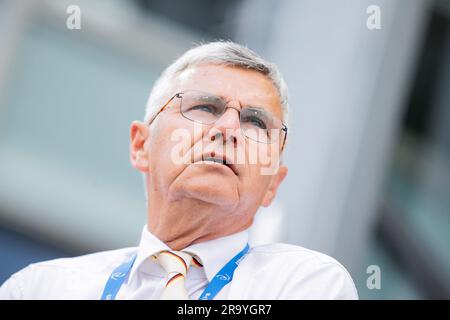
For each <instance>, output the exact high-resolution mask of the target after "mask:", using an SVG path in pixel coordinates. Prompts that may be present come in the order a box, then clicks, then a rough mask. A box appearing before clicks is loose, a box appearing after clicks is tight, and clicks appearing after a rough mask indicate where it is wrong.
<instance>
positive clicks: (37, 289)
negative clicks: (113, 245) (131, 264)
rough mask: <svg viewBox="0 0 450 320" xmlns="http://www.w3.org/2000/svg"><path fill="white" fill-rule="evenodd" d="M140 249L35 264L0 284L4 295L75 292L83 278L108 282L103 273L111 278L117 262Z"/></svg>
mask: <svg viewBox="0 0 450 320" xmlns="http://www.w3.org/2000/svg"><path fill="white" fill-rule="evenodd" d="M136 250H137V249H136V248H124V249H118V250H109V251H102V252H96V253H91V254H86V255H82V256H77V257H71V258H58V259H53V260H47V261H42V262H37V263H32V264H30V265H28V266H27V267H25V268H23V269H21V270H19V271H18V272H16V273H14V274H13V275H12V276H11V277H10V278H9V279H8V280H6V282H5V283H4V284H3V285H2V286H1V287H0V298H3V299H35V298H36V299H39V298H40V297H49V298H51V296H52V295H51V292H68V291H71V289H73V288H75V287H76V286H79V284H80V283H81V281H83V283H84V284H86V283H87V284H89V285H90V284H91V283H92V284H93V285H95V282H96V281H99V280H100V281H104V278H105V277H103V274H105V275H106V277H107V276H108V275H109V273H108V272H111V271H112V270H113V269H114V267H116V266H117V263H120V262H121V261H123V260H124V259H126V258H128V257H130V256H131V255H133V254H134V253H135V252H136ZM72 291H76V290H72ZM61 297H62V296H61Z"/></svg>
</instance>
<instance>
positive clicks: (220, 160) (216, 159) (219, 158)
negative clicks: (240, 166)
mask: <svg viewBox="0 0 450 320" xmlns="http://www.w3.org/2000/svg"><path fill="white" fill-rule="evenodd" d="M198 161H203V162H213V163H217V164H219V165H223V166H226V167H228V168H229V169H231V171H233V173H234V174H235V175H236V176H237V175H238V172H237V170H236V166H235V165H234V164H233V163H232V161H231V160H230V159H229V158H227V157H226V156H224V155H220V154H215V153H214V151H213V152H211V154H209V155H202V158H201V159H199V160H198ZM198 161H197V162H198Z"/></svg>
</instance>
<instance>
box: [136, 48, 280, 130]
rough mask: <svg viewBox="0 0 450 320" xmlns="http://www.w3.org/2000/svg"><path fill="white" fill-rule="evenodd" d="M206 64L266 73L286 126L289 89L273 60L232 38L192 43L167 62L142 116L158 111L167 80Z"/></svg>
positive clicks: (149, 116)
mask: <svg viewBox="0 0 450 320" xmlns="http://www.w3.org/2000/svg"><path fill="white" fill-rule="evenodd" d="M205 64H217V65H225V66H232V67H239V68H243V69H250V70H255V71H258V72H260V73H262V74H263V75H265V76H266V77H267V78H268V79H269V80H271V81H272V83H273V85H274V87H275V88H276V89H277V91H278V94H279V97H280V102H281V112H282V121H283V123H284V124H285V125H286V126H287V124H288V115H289V103H288V89H287V86H286V83H285V82H284V80H283V77H282V76H281V73H280V71H279V70H278V68H277V67H276V66H275V64H273V63H270V62H268V61H266V60H264V59H263V58H261V57H260V56H259V55H257V54H256V53H255V52H253V51H252V50H250V49H249V48H247V47H245V46H242V45H239V44H237V43H234V42H231V41H216V42H210V43H206V44H201V45H198V46H195V47H193V48H191V49H190V50H188V51H186V52H185V53H184V54H183V55H182V56H181V57H179V58H178V59H177V60H175V61H174V62H173V63H172V64H171V65H170V66H168V67H167V68H166V69H165V70H164V71H163V72H162V74H161V76H160V77H159V78H158V80H157V81H156V82H155V85H154V86H153V88H152V90H151V93H150V96H149V98H148V101H147V107H146V110H145V120H146V121H149V120H151V119H153V118H154V117H155V116H156V114H157V113H158V111H159V109H160V108H161V105H160V103H161V101H160V100H161V98H162V97H163V95H164V94H167V92H166V89H167V87H168V85H169V83H170V81H172V80H173V79H174V78H175V77H176V76H177V75H178V74H179V73H181V72H183V71H184V70H186V69H189V68H191V67H195V66H200V65H205Z"/></svg>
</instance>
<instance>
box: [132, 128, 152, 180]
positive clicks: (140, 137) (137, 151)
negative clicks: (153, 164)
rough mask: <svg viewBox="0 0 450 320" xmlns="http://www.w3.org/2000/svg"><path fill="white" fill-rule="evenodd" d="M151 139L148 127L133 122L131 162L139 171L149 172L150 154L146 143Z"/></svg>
mask: <svg viewBox="0 0 450 320" xmlns="http://www.w3.org/2000/svg"><path fill="white" fill-rule="evenodd" d="M148 138H149V130H148V126H147V125H145V124H144V123H143V122H141V121H133V122H132V123H131V126H130V162H131V165H132V166H133V167H134V168H136V169H137V170H139V171H141V172H143V173H147V172H148V152H147V150H146V149H147V147H146V141H147V140H148Z"/></svg>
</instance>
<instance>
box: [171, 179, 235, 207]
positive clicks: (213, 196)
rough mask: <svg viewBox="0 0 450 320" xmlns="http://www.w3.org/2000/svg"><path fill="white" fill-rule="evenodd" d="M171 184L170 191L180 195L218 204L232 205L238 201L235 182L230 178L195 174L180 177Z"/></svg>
mask: <svg viewBox="0 0 450 320" xmlns="http://www.w3.org/2000/svg"><path fill="white" fill-rule="evenodd" d="M177 180H178V181H177V182H176V183H174V184H173V185H172V188H171V189H172V191H174V192H176V194H178V196H179V197H180V196H181V197H188V198H193V199H198V200H201V201H204V202H208V203H213V204H216V205H220V206H232V205H236V204H237V203H238V202H239V193H238V191H237V183H236V182H235V181H233V180H231V181H230V179H220V178H215V179H209V178H208V177H204V176H203V177H202V176H196V177H189V178H186V179H181V176H180V177H179V179H177Z"/></svg>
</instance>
